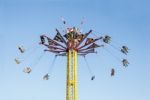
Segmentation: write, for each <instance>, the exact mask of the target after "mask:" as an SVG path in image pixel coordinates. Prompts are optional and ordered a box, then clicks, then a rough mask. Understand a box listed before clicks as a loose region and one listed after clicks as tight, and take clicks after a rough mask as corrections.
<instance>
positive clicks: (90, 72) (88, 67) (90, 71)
mask: <svg viewBox="0 0 150 100" xmlns="http://www.w3.org/2000/svg"><path fill="white" fill-rule="evenodd" d="M84 61H85V63H86V66H87V69H88V72H89V74H90V76H94V75H93V73H92V70H91V68H90V66H89V64H88V62H87V60H86V58H85V57H84Z"/></svg>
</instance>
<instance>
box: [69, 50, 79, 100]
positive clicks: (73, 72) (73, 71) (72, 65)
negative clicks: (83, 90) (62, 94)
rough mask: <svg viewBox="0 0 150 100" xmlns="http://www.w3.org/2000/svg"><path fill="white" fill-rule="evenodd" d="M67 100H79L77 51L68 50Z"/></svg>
mask: <svg viewBox="0 0 150 100" xmlns="http://www.w3.org/2000/svg"><path fill="white" fill-rule="evenodd" d="M66 87H67V88H66V100H77V51H76V50H68V52H67V86H66Z"/></svg>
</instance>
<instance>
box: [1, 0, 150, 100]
mask: <svg viewBox="0 0 150 100" xmlns="http://www.w3.org/2000/svg"><path fill="white" fill-rule="evenodd" d="M149 4H150V1H149V0H0V48H1V49H0V51H1V52H0V100H65V86H66V85H65V82H66V58H65V57H60V58H58V59H57V60H56V63H55V67H54V69H53V71H52V74H51V75H50V80H48V81H44V80H42V77H43V75H44V74H46V73H47V71H48V68H49V67H50V64H51V62H52V59H53V57H54V55H53V54H50V53H46V55H44V57H43V58H42V59H41V60H40V62H39V63H38V64H36V66H35V64H34V62H36V61H37V58H38V57H39V56H40V55H41V54H42V52H43V51H42V50H43V49H44V48H43V47H41V46H39V45H38V43H39V35H41V34H43V33H45V34H47V35H49V36H50V37H53V36H54V34H55V28H59V29H62V28H64V26H63V24H62V21H61V16H63V17H64V18H65V19H66V20H67V26H68V27H70V26H77V27H78V26H79V24H80V21H81V19H82V18H83V17H84V18H85V23H84V25H83V26H82V29H83V31H84V32H86V31H89V29H93V30H94V31H93V33H95V34H96V35H97V36H100V35H102V34H108V35H110V36H112V44H113V43H114V45H116V46H121V45H128V47H129V48H130V52H129V55H128V56H127V57H126V56H124V55H122V54H121V53H118V51H116V50H114V49H111V47H110V46H109V45H108V49H109V48H110V50H112V52H113V54H114V55H116V56H117V57H120V58H128V59H129V62H130V65H129V67H127V68H124V67H122V66H121V63H120V62H118V61H117V60H116V59H115V58H114V57H112V56H111V55H110V54H109V53H107V52H106V51H105V50H104V49H102V48H99V49H98V52H99V53H98V54H95V55H89V56H87V60H88V62H89V65H90V66H91V69H92V72H93V73H94V74H95V76H96V79H95V80H94V81H91V80H90V75H89V73H88V70H87V67H86V65H85V62H84V60H83V58H82V57H79V64H78V65H79V66H78V67H79V74H78V75H79V76H78V79H79V81H78V86H79V87H78V91H79V100H150V60H149V58H150V44H149V43H150V39H149V38H150V6H149ZM18 45H23V46H24V47H25V48H26V49H27V50H26V51H27V52H26V53H25V54H24V55H21V54H20V53H19V52H18V50H17V46H18ZM34 48H35V49H34ZM33 50H35V51H34V52H32V53H31V51H33ZM16 57H19V58H21V59H22V60H23V58H24V59H25V61H24V62H23V63H22V64H20V65H16V64H15V62H14V58H16ZM26 66H31V67H34V70H33V72H32V73H31V74H29V75H27V74H25V73H23V71H22V70H23V68H24V67H26ZM111 68H115V69H116V75H115V77H110V69H111Z"/></svg>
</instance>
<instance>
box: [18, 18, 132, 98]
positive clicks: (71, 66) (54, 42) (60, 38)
mask: <svg viewBox="0 0 150 100" xmlns="http://www.w3.org/2000/svg"><path fill="white" fill-rule="evenodd" d="M63 23H64V24H66V22H65V21H63ZM90 34H93V33H92V30H89V31H88V32H87V33H82V32H81V31H80V29H79V28H76V27H71V28H66V29H65V34H62V33H61V32H60V31H59V30H58V29H56V35H55V37H54V38H53V39H51V38H50V37H48V36H47V35H41V36H40V45H43V46H45V47H46V49H45V50H44V52H51V53H54V54H55V57H58V56H66V57H67V81H66V100H78V88H77V81H78V79H77V78H78V77H77V76H78V70H77V69H78V67H77V64H78V56H83V57H84V58H85V57H86V55H88V54H90V53H97V52H96V50H95V49H97V48H100V47H101V48H103V47H104V46H105V44H110V41H111V37H110V36H108V35H105V36H101V37H97V38H90V37H89V35H90ZM97 41H101V42H102V43H103V44H102V45H99V44H98V43H97ZM18 49H19V51H20V52H21V53H24V52H25V49H24V48H23V47H21V46H19V47H18ZM128 50H129V49H128V47H127V46H122V47H121V48H120V52H122V53H124V54H125V55H127V53H128ZM121 61H122V64H123V66H125V67H127V66H128V64H129V62H128V60H127V59H123V60H121ZM15 62H16V64H20V63H21V61H20V60H19V59H17V58H16V59H15ZM23 71H24V72H25V73H28V74H29V73H30V72H31V71H32V68H31V67H26V68H24V70H23ZM114 75H115V69H114V68H112V69H111V76H114ZM94 78H95V76H92V77H91V80H94ZM43 79H44V80H48V79H49V74H46V75H44V77H43Z"/></svg>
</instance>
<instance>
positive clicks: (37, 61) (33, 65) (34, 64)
mask: <svg viewBox="0 0 150 100" xmlns="http://www.w3.org/2000/svg"><path fill="white" fill-rule="evenodd" d="M44 55H45V52H43V53H42V54H41V55H40V56H39V57H38V58H37V60H36V61H35V62H34V63H32V64H31V65H30V66H31V67H32V70H33V69H34V68H35V67H36V66H37V64H38V63H39V62H40V60H41V59H42V58H43V56H44Z"/></svg>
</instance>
